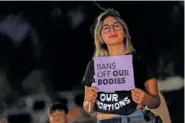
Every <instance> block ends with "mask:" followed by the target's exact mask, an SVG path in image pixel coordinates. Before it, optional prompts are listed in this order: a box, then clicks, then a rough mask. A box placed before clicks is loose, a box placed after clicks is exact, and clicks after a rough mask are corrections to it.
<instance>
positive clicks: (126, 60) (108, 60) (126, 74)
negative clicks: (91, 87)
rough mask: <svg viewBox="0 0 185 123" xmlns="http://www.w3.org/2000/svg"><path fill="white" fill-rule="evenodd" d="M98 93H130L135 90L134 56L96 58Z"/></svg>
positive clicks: (95, 68)
mask: <svg viewBox="0 0 185 123" xmlns="http://www.w3.org/2000/svg"><path fill="white" fill-rule="evenodd" d="M94 70H95V86H96V87H97V89H98V91H99V92H101V91H103V92H110V91H123V90H125V91H128V90H131V89H133V88H135V83H134V73H133V63H132V55H122V56H108V57H95V58H94Z"/></svg>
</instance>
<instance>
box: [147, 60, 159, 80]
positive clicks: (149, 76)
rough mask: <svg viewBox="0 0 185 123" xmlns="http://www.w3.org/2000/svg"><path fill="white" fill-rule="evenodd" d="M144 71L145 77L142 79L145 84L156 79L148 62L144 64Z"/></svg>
mask: <svg viewBox="0 0 185 123" xmlns="http://www.w3.org/2000/svg"><path fill="white" fill-rule="evenodd" d="M144 66H145V68H144V70H145V76H144V79H145V82H146V81H147V80H149V79H151V78H156V79H158V76H157V74H156V72H155V71H154V69H153V68H152V66H151V64H150V63H149V62H146V61H145V62H144Z"/></svg>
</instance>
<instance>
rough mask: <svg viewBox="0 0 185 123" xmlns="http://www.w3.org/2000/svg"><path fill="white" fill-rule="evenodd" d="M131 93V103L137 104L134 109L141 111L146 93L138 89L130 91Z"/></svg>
mask: <svg viewBox="0 0 185 123" xmlns="http://www.w3.org/2000/svg"><path fill="white" fill-rule="evenodd" d="M131 93H132V99H133V101H134V102H135V103H137V104H138V105H137V107H136V108H137V109H142V108H143V107H144V100H145V96H146V92H145V91H143V90H141V89H139V88H134V89H132V90H131Z"/></svg>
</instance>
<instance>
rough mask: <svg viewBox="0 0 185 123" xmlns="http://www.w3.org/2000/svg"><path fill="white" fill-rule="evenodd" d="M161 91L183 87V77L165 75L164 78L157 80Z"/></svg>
mask: <svg viewBox="0 0 185 123" xmlns="http://www.w3.org/2000/svg"><path fill="white" fill-rule="evenodd" d="M159 87H160V90H161V91H176V90H180V89H182V88H183V87H184V79H183V78H182V77H179V76H173V77H167V78H166V79H165V80H159Z"/></svg>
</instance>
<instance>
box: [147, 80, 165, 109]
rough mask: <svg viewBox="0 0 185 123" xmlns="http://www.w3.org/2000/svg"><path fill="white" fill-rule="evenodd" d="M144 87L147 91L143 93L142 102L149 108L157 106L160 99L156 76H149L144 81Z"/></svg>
mask: <svg viewBox="0 0 185 123" xmlns="http://www.w3.org/2000/svg"><path fill="white" fill-rule="evenodd" d="M145 88H146V91H147V93H146V94H145V99H144V104H145V105H146V106H147V107H148V108H150V109H155V108H158V107H159V105H160V103H161V101H160V98H159V93H158V84H157V79H156V78H150V79H149V80H147V81H146V82H145Z"/></svg>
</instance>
